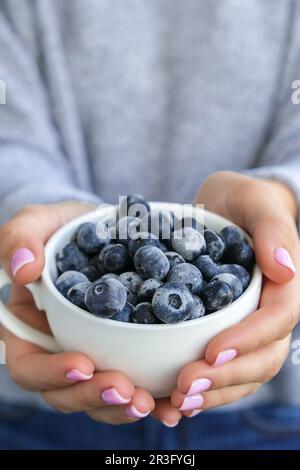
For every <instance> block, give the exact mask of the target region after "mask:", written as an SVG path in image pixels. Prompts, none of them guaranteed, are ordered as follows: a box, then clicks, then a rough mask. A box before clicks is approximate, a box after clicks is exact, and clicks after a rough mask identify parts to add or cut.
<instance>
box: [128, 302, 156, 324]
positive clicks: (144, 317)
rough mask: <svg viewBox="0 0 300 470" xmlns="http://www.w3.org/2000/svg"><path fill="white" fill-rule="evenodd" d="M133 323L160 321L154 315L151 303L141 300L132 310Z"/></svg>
mask: <svg viewBox="0 0 300 470" xmlns="http://www.w3.org/2000/svg"><path fill="white" fill-rule="evenodd" d="M132 321H133V323H143V324H151V323H160V321H159V320H158V318H157V317H156V316H155V315H154V313H153V310H152V305H151V304H150V303H149V302H142V303H141V304H138V305H137V306H136V307H135V309H134V310H133V314H132Z"/></svg>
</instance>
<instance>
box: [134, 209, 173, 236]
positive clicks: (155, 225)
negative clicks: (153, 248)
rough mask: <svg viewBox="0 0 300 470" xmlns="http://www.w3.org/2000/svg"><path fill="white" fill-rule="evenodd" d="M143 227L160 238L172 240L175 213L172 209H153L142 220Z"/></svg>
mask: <svg viewBox="0 0 300 470" xmlns="http://www.w3.org/2000/svg"><path fill="white" fill-rule="evenodd" d="M141 227H142V230H143V231H148V232H150V233H152V234H153V235H155V236H156V237H157V238H159V239H160V240H170V238H171V234H172V232H173V229H174V214H173V212H170V211H158V210H155V211H152V212H150V213H149V214H147V216H146V217H144V218H143V219H142V220H141Z"/></svg>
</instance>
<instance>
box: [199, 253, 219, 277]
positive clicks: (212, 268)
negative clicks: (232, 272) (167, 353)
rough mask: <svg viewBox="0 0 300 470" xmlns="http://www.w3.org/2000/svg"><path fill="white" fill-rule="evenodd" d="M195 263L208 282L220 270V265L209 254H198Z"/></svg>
mask: <svg viewBox="0 0 300 470" xmlns="http://www.w3.org/2000/svg"><path fill="white" fill-rule="evenodd" d="M193 264H194V265H195V266H196V267H197V268H198V269H199V270H200V271H201V273H202V276H203V278H204V279H205V281H207V282H209V281H210V280H211V278H213V277H214V276H216V275H217V274H219V272H220V268H219V266H218V265H217V264H216V263H214V261H213V260H212V259H211V258H210V256H208V255H200V256H198V258H196V259H195V260H194V261H193Z"/></svg>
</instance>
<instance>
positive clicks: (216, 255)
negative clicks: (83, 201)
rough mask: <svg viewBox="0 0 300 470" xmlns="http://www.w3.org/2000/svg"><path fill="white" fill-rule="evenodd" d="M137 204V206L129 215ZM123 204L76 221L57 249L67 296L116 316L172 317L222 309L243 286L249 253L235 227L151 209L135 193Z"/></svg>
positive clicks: (140, 319) (135, 319) (60, 285)
mask: <svg viewBox="0 0 300 470" xmlns="http://www.w3.org/2000/svg"><path fill="white" fill-rule="evenodd" d="M136 206H137V207H142V209H143V210H142V211H141V210H139V211H136V212H134V214H133V215H132V211H131V210H130V209H131V208H132V207H136ZM121 209H122V208H121V206H119V208H118V210H117V214H119V216H117V218H116V220H115V221H111V220H107V221H102V222H99V223H97V224H96V223H84V224H82V225H81V226H80V227H79V228H78V229H77V231H76V233H74V235H73V237H72V239H71V241H70V242H69V243H68V244H67V245H65V246H64V248H63V250H62V252H61V253H58V254H57V257H56V264H57V269H58V272H59V276H58V278H57V279H56V282H55V285H56V288H57V289H58V291H59V292H60V293H61V294H62V295H63V296H65V297H66V298H67V299H68V300H69V301H70V302H72V303H73V304H75V305H77V306H78V307H81V308H82V309H85V310H86V311H88V312H90V313H92V314H94V315H96V316H98V317H102V318H110V319H112V320H118V321H122V322H132V323H143V324H153V323H178V322H182V321H186V320H194V319H197V318H200V317H202V316H204V315H208V314H210V313H212V312H215V311H217V310H220V309H222V308H223V307H225V306H226V305H229V304H230V303H231V302H233V301H234V300H235V299H237V298H238V297H239V296H240V295H241V294H242V293H243V292H244V290H245V289H246V288H247V286H248V284H249V282H250V277H251V272H252V269H253V266H254V262H255V260H254V253H253V250H252V248H251V246H250V245H249V243H248V242H247V241H246V239H245V237H244V235H243V233H242V231H241V230H240V229H238V228H237V227H235V226H228V227H226V228H224V229H223V230H221V232H220V233H216V232H215V231H214V230H209V229H207V228H206V227H205V226H203V225H201V224H199V223H198V222H197V221H196V220H195V219H191V220H189V221H186V220H185V219H181V220H176V217H175V216H174V214H172V213H171V212H167V211H163V212H159V213H157V212H156V213H155V217H154V212H153V211H151V210H150V207H149V204H148V203H147V201H145V199H144V198H143V197H142V196H140V195H132V196H127V199H126V213H125V216H124V215H123V216H122V217H121V216H120V214H121V213H122V214H123V211H121ZM154 220H155V221H156V226H155V230H153V225H155V224H153V223H152V222H153V221H154ZM175 221H176V223H175ZM178 226H179V227H180V228H178ZM141 227H142V229H141ZM145 227H146V228H145Z"/></svg>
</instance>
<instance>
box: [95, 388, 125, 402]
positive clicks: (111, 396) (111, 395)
mask: <svg viewBox="0 0 300 470" xmlns="http://www.w3.org/2000/svg"><path fill="white" fill-rule="evenodd" d="M101 398H102V400H103V401H105V403H107V404H108V405H124V403H129V402H130V400H131V398H124V397H122V395H120V394H119V392H118V391H117V390H116V389H115V388H108V389H106V390H104V391H103V392H102V393H101Z"/></svg>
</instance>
